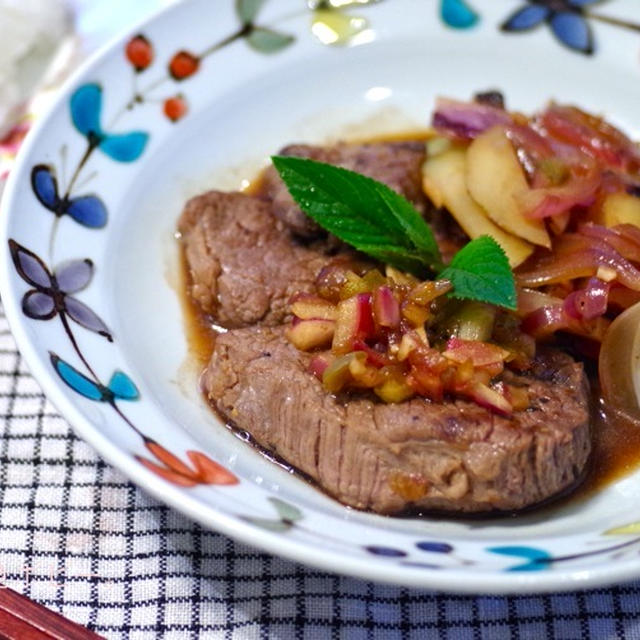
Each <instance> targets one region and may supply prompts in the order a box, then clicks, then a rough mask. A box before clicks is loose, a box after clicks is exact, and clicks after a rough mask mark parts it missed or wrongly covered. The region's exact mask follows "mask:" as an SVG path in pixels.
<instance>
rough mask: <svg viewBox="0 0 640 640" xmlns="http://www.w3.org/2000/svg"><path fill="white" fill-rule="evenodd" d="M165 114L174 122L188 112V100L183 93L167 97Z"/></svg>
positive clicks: (164, 107) (164, 106)
mask: <svg viewBox="0 0 640 640" xmlns="http://www.w3.org/2000/svg"><path fill="white" fill-rule="evenodd" d="M163 111H164V115H165V116H167V118H169V120H171V121H172V122H175V121H176V120H180V118H182V116H184V114H185V113H187V102H186V100H185V99H184V96H183V95H182V94H178V95H177V96H173V97H171V98H167V99H166V100H165V101H164V105H163Z"/></svg>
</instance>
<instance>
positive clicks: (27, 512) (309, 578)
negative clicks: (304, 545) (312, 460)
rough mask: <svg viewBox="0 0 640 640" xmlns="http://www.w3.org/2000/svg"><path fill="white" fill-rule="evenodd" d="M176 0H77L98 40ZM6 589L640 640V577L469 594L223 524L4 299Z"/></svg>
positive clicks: (427, 634)
mask: <svg viewBox="0 0 640 640" xmlns="http://www.w3.org/2000/svg"><path fill="white" fill-rule="evenodd" d="M168 1H169V0H165V1H164V2H163V1H162V0H139V1H138V2H136V3H131V2H127V1H125V0H109V1H106V0H100V1H98V0H74V2H73V4H74V5H75V8H76V10H77V12H78V20H77V26H78V29H79V31H80V32H81V33H82V35H83V37H84V40H85V44H86V47H87V48H88V49H95V48H96V47H97V46H99V45H100V44H102V43H104V42H105V41H106V40H107V39H108V38H109V37H111V36H112V35H113V34H114V33H115V32H116V31H117V30H118V29H120V28H122V27H123V26H126V25H127V24H131V22H133V21H136V20H139V19H141V18H142V17H144V15H145V14H148V13H149V12H151V11H153V10H155V9H157V8H159V7H160V6H162V5H163V4H168ZM0 583H2V584H4V585H6V586H8V587H10V588H13V589H15V590H16V591H18V592H20V593H22V594H24V595H26V596H28V597H29V598H31V599H33V600H35V601H36V602H39V603H41V604H43V605H45V606H47V607H49V608H50V609H52V610H54V611H58V612H60V613H62V614H63V615H64V616H66V617H68V618H69V619H71V620H74V621H76V622H78V623H80V624H83V625H86V626H87V627H89V628H90V629H92V630H94V631H95V632H97V633H99V634H101V635H103V636H105V637H107V638H114V639H115V638H123V639H124V638H132V639H138V640H143V639H147V638H148V639H151V638H158V637H161V638H168V639H170V638H190V637H192V638H237V639H245V638H270V639H271V638H273V639H279V638H282V639H288V638H296V639H298V638H300V639H302V638H305V639H307V638H309V639H310V638H328V637H331V638H347V639H348V640H351V639H359V638H362V639H365V638H366V639H367V640H370V639H377V638H381V639H382V638H384V639H385V640H387V639H390V638H391V639H392V638H420V639H430V638H433V639H440V638H451V639H452V640H461V639H466V638H469V639H473V640H478V639H484V638H487V639H491V640H494V639H502V638H504V639H507V638H531V639H539V638H559V639H567V640H568V639H573V638H575V639H580V638H589V637H592V638H598V639H603V638H606V639H609V638H610V639H613V638H639V639H640V582H636V583H632V584H628V585H621V586H613V587H611V588H605V589H597V590H591V591H581V592H575V593H564V594H548V595H535V596H527V595H522V596H509V597H491V596H486V595H478V596H455V595H446V594H440V593H433V592H424V591H414V590H409V589H404V588H399V587H392V586H384V585H377V584H373V583H371V582H365V581H360V580H356V579H352V578H346V577H341V576H336V575H331V574H327V573H323V572H321V571H316V570H313V569H308V568H305V567H302V566H300V565H297V564H294V563H292V562H289V561H286V560H282V559H280V558H276V557H272V556H269V555H267V554H264V553H261V552H259V551H256V550H254V549H251V548H249V547H247V546H244V545H241V544H237V543H235V542H234V541H232V540H231V539H229V538H227V537H225V536H223V535H220V534H218V533H215V532H213V531H209V530H207V529H204V528H202V527H200V526H199V525H197V524H195V523H193V522H191V521H189V520H188V519H186V518H185V517H183V516H182V515H180V514H178V513H176V512H174V511H172V510H171V509H169V508H167V507H165V506H164V505H163V504H161V503H158V502H156V501H155V500H154V499H152V498H150V497H149V496H147V495H146V494H145V493H144V492H142V491H140V490H139V489H137V488H136V487H135V486H134V485H132V484H131V483H129V482H128V481H127V480H126V479H125V477H124V476H123V475H122V474H121V473H120V472H118V471H116V470H115V469H113V468H111V467H110V466H109V465H107V464H106V463H105V462H103V461H102V460H101V459H100V458H99V457H98V455H97V454H96V453H95V452H94V451H93V450H92V449H91V448H90V447H89V446H88V445H87V444H85V443H84V442H83V441H81V440H79V439H78V438H77V437H76V436H75V435H74V434H73V432H72V431H71V429H70V427H69V425H68V424H67V422H66V421H65V420H64V419H63V418H62V417H61V416H60V415H59V414H58V413H57V412H56V410H55V409H54V407H53V406H52V405H51V404H50V403H49V402H48V401H47V400H46V398H45V397H44V396H43V395H42V392H41V390H40V388H39V386H38V384H37V383H36V382H35V381H34V379H33V378H32V377H31V375H30V374H29V372H28V370H27V368H26V367H25V365H24V362H23V360H22V358H21V357H20V354H19V353H18V351H17V350H16V346H15V343H14V341H13V338H12V336H11V332H10V329H9V326H8V324H7V321H6V318H5V316H4V313H3V312H2V309H1V307H0Z"/></svg>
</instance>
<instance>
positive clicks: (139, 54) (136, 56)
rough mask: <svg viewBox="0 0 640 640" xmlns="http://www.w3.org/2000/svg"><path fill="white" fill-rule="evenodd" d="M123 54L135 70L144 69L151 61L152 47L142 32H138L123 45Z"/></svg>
mask: <svg viewBox="0 0 640 640" xmlns="http://www.w3.org/2000/svg"><path fill="white" fill-rule="evenodd" d="M125 55H126V56H127V60H129V62H130V63H131V64H132V65H133V67H134V68H135V70H136V71H144V70H145V69H146V68H147V67H148V66H149V65H150V64H151V63H152V62H153V47H152V46H151V43H150V42H149V41H148V40H147V39H146V38H145V37H144V36H143V35H142V34H139V35H137V36H135V37H134V38H131V40H129V42H128V43H127V46H126V47H125Z"/></svg>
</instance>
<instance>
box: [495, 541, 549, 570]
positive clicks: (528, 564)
mask: <svg viewBox="0 0 640 640" xmlns="http://www.w3.org/2000/svg"><path fill="white" fill-rule="evenodd" d="M487 551H491V552H492V553H498V554H500V555H503V556H513V557H515V558H521V559H522V560H524V561H525V562H523V563H521V564H517V565H514V566H511V567H509V568H507V569H506V571H543V570H544V569H548V568H549V566H550V565H551V563H552V562H553V558H552V557H551V555H550V554H549V553H547V552H546V551H544V550H543V549H537V548H535V547H524V546H506V547H490V548H488V549H487Z"/></svg>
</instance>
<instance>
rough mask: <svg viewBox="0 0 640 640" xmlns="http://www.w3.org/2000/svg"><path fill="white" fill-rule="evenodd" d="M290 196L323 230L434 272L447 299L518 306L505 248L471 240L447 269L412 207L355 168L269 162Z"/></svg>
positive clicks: (415, 269)
mask: <svg viewBox="0 0 640 640" xmlns="http://www.w3.org/2000/svg"><path fill="white" fill-rule="evenodd" d="M271 159H272V160H273V164H274V166H275V168H276V169H277V171H278V173H279V174H280V177H281V178H282V180H283V181H284V183H285V185H286V186H287V188H288V189H289V193H290V194H291V196H292V197H293V199H294V200H295V201H296V202H297V203H298V205H299V206H300V208H301V209H302V210H303V211H304V212H305V213H306V214H307V215H308V216H310V217H311V218H313V219H314V220H315V221H316V222H317V223H318V224H319V225H320V226H321V227H322V228H323V229H326V230H327V231H329V232H330V233H332V234H333V235H334V236H337V237H338V238H340V240H343V241H344V242H347V243H348V244H350V245H351V246H353V247H355V248H356V249H358V251H362V252H363V253H366V254H368V255H370V256H371V257H373V258H376V259H377V260H380V261H381V262H384V263H386V264H390V265H393V266H394V267H397V268H398V269H401V270H402V271H409V272H411V273H413V274H415V275H417V276H423V275H424V274H425V272H426V271H428V270H430V271H432V272H433V271H435V272H439V277H440V278H443V279H447V280H450V281H451V283H452V285H453V291H452V293H451V295H452V296H454V297H456V298H464V299H468V300H478V301H480V302H488V303H489V304H495V305H498V306H501V307H507V308H508V309H515V308H516V302H517V300H516V286H515V280H514V277H513V273H512V271H511V267H510V266H509V261H508V260H507V256H506V255H505V253H504V251H503V250H502V247H500V245H499V244H498V243H497V242H496V241H495V240H494V239H493V238H491V237H490V236H481V237H479V238H476V239H475V240H472V241H471V242H469V243H468V244H467V245H466V246H465V247H463V248H462V249H461V250H460V251H458V253H456V255H455V256H454V257H453V260H452V261H451V264H449V265H448V266H447V267H446V268H445V267H444V265H443V264H442V260H441V258H440V251H439V249H438V244H437V243H436V240H435V237H434V236H433V232H432V231H431V228H430V227H429V225H427V223H426V222H425V221H424V220H423V219H422V216H421V215H420V214H419V213H418V212H417V211H416V210H415V208H414V207H413V205H412V204H411V203H410V202H408V201H407V200H406V199H405V198H403V197H402V196H401V195H400V194H398V193H396V192H395V191H393V189H390V188H389V187H387V186H386V185H385V184H382V183H381V182H378V181H377V180H372V179H371V178H367V177H366V176H363V175H361V174H359V173H355V172H354V171H348V170H347V169H342V168H340V167H336V166H334V165H330V164H325V163H323V162H316V161H315V160H309V159H307V158H297V157H294V156H273V157H272V158H271Z"/></svg>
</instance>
